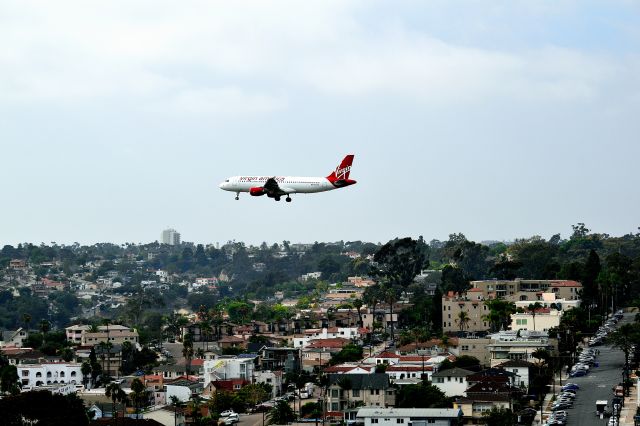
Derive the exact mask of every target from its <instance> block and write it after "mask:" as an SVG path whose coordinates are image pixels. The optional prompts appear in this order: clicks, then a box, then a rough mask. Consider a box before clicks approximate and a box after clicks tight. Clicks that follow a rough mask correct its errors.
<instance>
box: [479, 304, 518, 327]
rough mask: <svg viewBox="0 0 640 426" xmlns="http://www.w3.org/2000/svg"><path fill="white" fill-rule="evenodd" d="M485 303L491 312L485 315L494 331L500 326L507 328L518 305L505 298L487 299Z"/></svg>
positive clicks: (484, 318) (485, 319)
mask: <svg viewBox="0 0 640 426" xmlns="http://www.w3.org/2000/svg"><path fill="white" fill-rule="evenodd" d="M484 304H485V305H486V306H487V307H488V308H489V313H488V314H487V315H485V316H484V317H483V320H484V321H487V322H488V323H489V324H490V326H491V329H492V330H493V331H498V330H500V328H503V329H505V330H506V329H507V328H508V327H509V324H510V323H511V314H513V313H515V312H516V305H515V304H514V303H513V302H510V301H508V300H503V299H491V300H485V302H484Z"/></svg>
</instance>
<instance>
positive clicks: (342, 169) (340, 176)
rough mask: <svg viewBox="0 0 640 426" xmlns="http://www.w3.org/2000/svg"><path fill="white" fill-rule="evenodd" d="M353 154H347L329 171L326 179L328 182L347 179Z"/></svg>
mask: <svg viewBox="0 0 640 426" xmlns="http://www.w3.org/2000/svg"><path fill="white" fill-rule="evenodd" d="M353 157H354V155H353V154H349V155H347V156H346V157H344V158H343V159H342V162H341V163H340V165H339V166H338V167H336V169H335V170H334V171H333V172H331V174H330V175H329V176H327V179H329V181H330V182H335V181H337V180H346V179H349V173H351V164H352V163H353Z"/></svg>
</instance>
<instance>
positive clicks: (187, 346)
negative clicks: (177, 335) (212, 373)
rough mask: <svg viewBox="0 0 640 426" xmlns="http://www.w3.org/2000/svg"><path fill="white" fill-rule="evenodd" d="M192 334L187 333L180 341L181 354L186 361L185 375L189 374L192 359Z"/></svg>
mask: <svg viewBox="0 0 640 426" xmlns="http://www.w3.org/2000/svg"><path fill="white" fill-rule="evenodd" d="M193 354H194V351H193V336H191V333H187V334H185V336H184V340H183V341H182V355H183V356H184V358H185V360H186V362H187V375H189V374H191V360H192V359H193Z"/></svg>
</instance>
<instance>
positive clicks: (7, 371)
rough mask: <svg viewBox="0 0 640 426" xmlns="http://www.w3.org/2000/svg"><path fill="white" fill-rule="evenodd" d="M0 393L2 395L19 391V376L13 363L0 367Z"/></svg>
mask: <svg viewBox="0 0 640 426" xmlns="http://www.w3.org/2000/svg"><path fill="white" fill-rule="evenodd" d="M0 393H2V394H4V395H17V394H19V393H20V377H18V369H17V368H16V366H15V365H5V366H3V367H2V368H0Z"/></svg>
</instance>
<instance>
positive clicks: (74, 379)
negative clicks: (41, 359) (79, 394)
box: [17, 363, 82, 388]
mask: <svg viewBox="0 0 640 426" xmlns="http://www.w3.org/2000/svg"><path fill="white" fill-rule="evenodd" d="M17 368H18V378H19V380H20V384H21V386H22V387H23V388H24V387H27V386H28V387H31V388H34V387H37V386H44V385H53V384H68V383H70V384H82V371H81V364H79V363H47V364H20V365H18V366H17Z"/></svg>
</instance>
